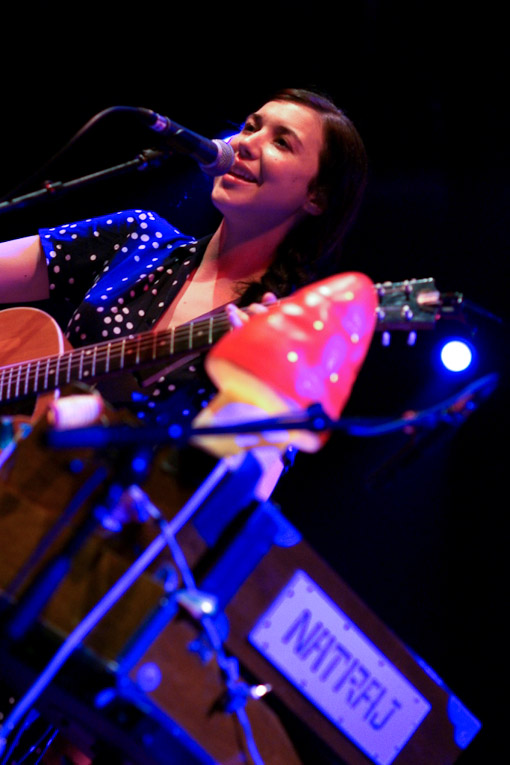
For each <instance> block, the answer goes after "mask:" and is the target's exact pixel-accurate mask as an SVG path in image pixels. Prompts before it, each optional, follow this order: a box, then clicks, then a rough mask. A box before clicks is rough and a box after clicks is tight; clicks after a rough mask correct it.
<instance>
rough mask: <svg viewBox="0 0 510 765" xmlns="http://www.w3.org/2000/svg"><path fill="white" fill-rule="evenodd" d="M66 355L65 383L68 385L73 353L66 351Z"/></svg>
mask: <svg viewBox="0 0 510 765" xmlns="http://www.w3.org/2000/svg"><path fill="white" fill-rule="evenodd" d="M67 356H68V361H67V374H66V383H67V384H68V385H69V383H70V382H71V366H72V363H73V354H72V353H68V354H67Z"/></svg>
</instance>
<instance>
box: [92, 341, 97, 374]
mask: <svg viewBox="0 0 510 765" xmlns="http://www.w3.org/2000/svg"><path fill="white" fill-rule="evenodd" d="M96 361H97V345H96V346H94V352H93V354H92V377H95V376H96Z"/></svg>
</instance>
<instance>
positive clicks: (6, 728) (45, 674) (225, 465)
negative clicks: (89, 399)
mask: <svg viewBox="0 0 510 765" xmlns="http://www.w3.org/2000/svg"><path fill="white" fill-rule="evenodd" d="M235 462H236V459H235V458H234V459H231V458H224V459H222V460H220V462H219V463H218V464H217V465H216V467H215V468H214V469H213V471H212V472H211V473H210V474H209V476H208V477H207V478H206V479H205V481H204V482H203V483H202V485H201V486H200V487H199V488H198V490H197V491H196V492H195V494H194V495H193V496H192V497H191V498H190V500H189V501H188V502H187V503H186V504H185V505H184V506H183V507H182V509H181V510H180V511H179V512H178V513H177V515H176V516H175V517H174V518H173V519H172V520H171V521H168V522H166V521H165V524H164V530H162V533H161V534H159V536H157V537H156V538H155V539H154V541H153V542H152V543H151V544H150V545H149V546H148V547H147V548H146V550H144V552H143V553H142V554H141V555H140V556H139V558H138V559H137V560H135V562H134V563H133V564H132V565H131V566H130V568H129V569H128V570H127V571H126V572H125V573H124V574H123V575H122V576H121V577H120V579H118V580H117V582H116V583H115V584H114V585H113V587H112V588H111V589H110V590H109V591H108V592H107V593H106V594H105V595H104V596H103V598H101V600H100V601H99V602H98V603H97V604H96V605H95V606H94V608H93V609H92V610H91V611H90V612H89V613H88V614H87V615H86V616H85V618H84V619H83V620H82V621H81V622H80V624H79V625H78V626H77V627H76V628H75V629H74V630H73V631H72V632H71V634H70V635H69V636H68V637H67V639H66V640H65V641H64V643H63V644H62V646H61V647H60V649H59V650H58V651H57V652H56V654H55V655H54V656H53V658H52V659H51V661H50V662H49V664H47V666H46V667H45V668H44V670H43V671H42V672H41V673H40V675H39V676H38V678H37V679H36V681H35V682H34V683H33V685H32V686H31V687H30V688H29V689H28V691H27V692H26V693H25V695H24V696H23V697H22V698H21V699H20V700H19V701H18V703H17V704H16V706H15V707H14V708H13V709H12V711H11V713H10V714H9V716H8V717H7V718H6V720H5V721H4V723H3V724H2V725H1V726H0V757H1V755H2V752H3V751H4V750H5V747H6V745H7V739H8V736H9V735H10V734H11V733H12V731H13V730H14V728H15V727H16V726H17V725H18V724H19V723H20V722H21V721H22V719H23V717H24V716H25V715H26V714H27V712H28V711H29V710H30V709H31V708H32V707H33V705H34V704H35V703H36V701H37V699H38V698H39V697H40V695H41V694H42V693H43V691H44V690H45V689H46V688H47V686H48V685H49V683H50V682H51V681H52V680H53V678H54V677H55V675H56V674H57V673H58V672H59V670H60V669H61V668H62V666H63V664H64V663H65V661H66V660H67V659H68V658H69V656H70V655H71V654H72V653H73V651H75V650H76V648H78V647H79V645H80V644H81V643H82V642H83V640H84V639H85V638H86V636H87V635H88V634H89V633H90V632H91V630H92V629H93V628H94V627H95V626H96V625H97V624H98V622H99V621H100V620H101V619H102V618H103V617H104V616H105V614H106V613H108V611H109V610H110V609H111V608H112V607H113V606H114V605H115V603H116V602H117V601H118V600H119V599H120V598H121V597H122V595H124V593H125V592H126V591H127V590H128V589H129V588H130V587H131V585H132V584H133V583H134V582H135V581H136V580H137V579H138V578H139V577H140V576H141V574H143V572H144V571H145V570H146V569H147V567H148V566H149V565H150V564H151V563H152V561H154V560H155V558H156V557H157V556H158V555H159V554H160V552H161V551H162V550H163V549H164V547H165V546H166V545H167V544H168V538H169V537H172V538H173V537H175V535H176V534H177V533H178V531H179V530H180V529H181V528H182V526H184V524H186V523H187V522H188V520H189V519H190V518H191V517H192V516H193V515H194V513H195V512H196V511H197V510H198V509H199V507H201V505H202V504H203V503H204V502H205V500H206V499H207V497H208V496H209V494H210V493H211V492H212V491H213V490H214V488H215V487H216V486H217V485H218V484H219V483H220V481H221V480H222V479H223V478H224V477H225V475H226V473H227V472H228V471H229V470H231V469H232V465H233V464H235Z"/></svg>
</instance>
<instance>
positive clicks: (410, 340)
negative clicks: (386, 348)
mask: <svg viewBox="0 0 510 765" xmlns="http://www.w3.org/2000/svg"><path fill="white" fill-rule="evenodd" d="M416 338H417V334H416V332H415V331H414V330H413V331H412V332H409V334H408V336H407V344H408V345H409V346H410V347H412V346H413V345H414V344H415V343H416Z"/></svg>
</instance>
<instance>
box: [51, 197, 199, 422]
mask: <svg viewBox="0 0 510 765" xmlns="http://www.w3.org/2000/svg"><path fill="white" fill-rule="evenodd" d="M39 234H40V237H41V242H42V245H43V249H44V253H45V256H46V260H47V263H48V272H49V279H50V305H51V304H54V305H55V306H57V305H59V304H65V305H66V306H67V308H68V310H69V313H70V314H71V318H70V320H69V322H68V324H67V326H66V327H65V334H66V336H67V338H68V339H69V341H70V342H71V345H72V346H73V347H74V348H78V347H82V346H87V345H93V344H95V343H99V342H104V341H108V340H114V339H117V338H119V337H123V336H126V335H128V336H129V335H134V334H137V333H140V332H146V331H148V330H150V329H151V327H152V326H153V325H154V324H155V322H156V321H157V320H158V319H159V318H160V316H161V315H162V314H163V313H164V311H165V310H166V308H167V307H168V306H169V305H170V304H171V302H172V300H173V299H174V298H175V297H176V295H177V294H178V292H179V291H180V289H181V287H182V286H183V284H184V282H185V281H186V279H187V278H189V276H190V275H191V273H192V272H193V271H194V270H195V269H196V268H197V266H198V264H199V263H200V260H201V259H202V256H203V253H204V251H205V247H206V245H207V242H208V238H207V239H203V240H201V241H200V242H197V241H196V240H195V239H193V238H192V237H189V236H185V235H184V234H182V233H181V232H179V231H178V230H177V229H176V228H174V226H172V225H171V224H170V223H169V222H168V221H166V220H164V219H163V218H161V217H160V216H158V215H157V214H155V213H153V212H149V211H145V210H127V211H122V212H117V213H114V214H112V215H105V216H102V217H99V218H90V219H88V220H84V221H80V222H77V223H70V224H66V225H64V226H58V227H54V228H51V229H42V230H41V231H40V232H39ZM50 310H51V308H50ZM143 377H144V374H143V373H141V375H139V376H138V382H139V383H141V391H142V392H140V390H136V391H133V390H132V389H131V388H132V386H130V385H129V386H127V389H128V393H126V390H125V388H126V386H123V385H122V384H121V383H117V382H115V383H114V384H113V388H112V384H111V381H109V380H108V381H106V385H107V390H108V394H107V395H106V397H107V398H108V399H109V400H110V401H112V399H113V403H117V404H119V405H123V406H126V405H129V406H130V407H131V408H134V409H135V410H136V412H137V414H138V416H139V417H147V416H148V415H150V414H152V415H153V416H154V417H155V419H156V420H157V421H159V422H162V421H164V422H165V423H166V422H168V421H169V420H171V421H175V420H176V419H184V420H188V421H189V420H191V419H192V418H193V417H194V416H195V414H196V413H197V411H198V410H199V409H201V408H202V407H204V406H206V405H207V403H208V402H209V400H210V399H211V397H212V395H213V394H214V389H213V387H212V386H211V384H210V382H209V380H208V378H207V376H206V375H205V372H204V371H203V366H202V360H201V359H197V360H195V359H194V360H193V363H191V364H188V365H186V366H184V367H183V368H180V369H179V370H177V371H176V372H174V373H173V374H171V375H169V376H165V375H162V376H160V377H157V376H156V378H155V379H154V374H152V375H149V378H150V379H151V384H150V385H149V386H144V384H143ZM145 377H147V375H145ZM99 387H100V386H99ZM135 387H138V386H135Z"/></svg>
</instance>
